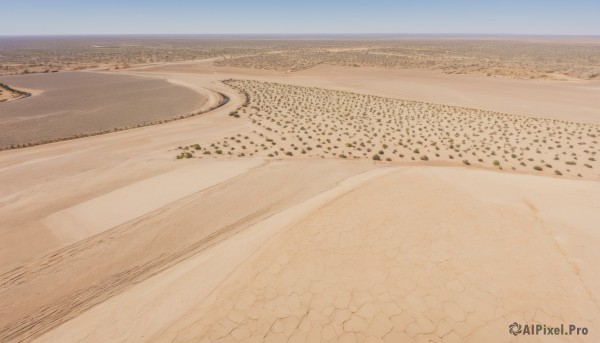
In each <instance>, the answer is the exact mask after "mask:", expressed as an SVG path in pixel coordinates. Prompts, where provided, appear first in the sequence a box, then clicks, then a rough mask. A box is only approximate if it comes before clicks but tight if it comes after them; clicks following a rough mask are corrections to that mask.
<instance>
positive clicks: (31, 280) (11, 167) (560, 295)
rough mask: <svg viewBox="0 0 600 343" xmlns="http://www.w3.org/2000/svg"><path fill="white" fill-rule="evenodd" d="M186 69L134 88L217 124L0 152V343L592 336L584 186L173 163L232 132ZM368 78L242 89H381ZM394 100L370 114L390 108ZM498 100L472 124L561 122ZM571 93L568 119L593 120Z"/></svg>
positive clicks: (428, 172) (407, 170)
mask: <svg viewBox="0 0 600 343" xmlns="http://www.w3.org/2000/svg"><path fill="white" fill-rule="evenodd" d="M175 67H176V68H184V67H185V66H182V65H179V64H173V65H170V66H169V67H168V68H175ZM202 68H207V69H203V70H204V71H200V72H199V73H196V74H194V73H193V72H190V70H191V71H194V69H193V68H192V69H190V70H188V71H185V69H183V70H179V71H183V72H167V70H166V69H164V70H162V71H160V73H155V74H150V73H148V74H147V75H149V76H153V77H162V78H166V79H168V80H169V81H171V82H174V83H177V84H180V85H185V86H187V87H191V88H193V89H196V90H197V91H200V92H205V94H206V96H207V98H208V99H209V101H208V103H209V104H210V103H213V104H214V103H215V102H218V101H219V95H218V94H217V93H216V92H220V93H224V94H226V95H227V96H229V97H230V98H231V101H230V102H229V103H228V104H226V105H225V106H223V107H222V108H219V109H217V110H215V111H212V112H210V113H207V114H205V115H202V116H199V117H194V118H189V119H184V120H180V121H175V122H170V123H168V124H164V125H158V126H151V127H144V128H140V129H134V130H129V131H123V132H118V133H113V134H108V135H103V136H96V137H89V138H84V139H79V140H75V141H67V142H61V143H55V144H49V145H44V146H38V147H33V148H28V149H22V150H15V151H4V152H0V183H1V186H2V187H0V261H2V264H1V266H0V341H2V342H4V341H8V342H13V341H14V342H21V341H32V340H33V341H35V340H37V341H40V342H80V341H85V342H112V341H132V342H143V341H152V342H155V341H159V342H198V341H202V340H204V341H216V340H218V339H221V340H222V341H244V342H245V341H249V340H250V339H251V338H252V337H253V339H255V340H257V341H262V340H263V339H266V340H271V341H276V342H278V341H286V340H287V339H288V338H290V339H293V340H296V339H298V341H305V339H304V338H306V339H308V338H310V339H312V341H321V340H323V341H328V340H330V341H337V339H338V338H340V339H341V340H342V341H348V342H352V341H366V340H367V339H369V341H373V342H375V341H380V340H379V339H383V340H387V341H393V342H397V341H400V340H402V339H404V340H405V341H428V340H430V339H431V340H432V341H434V342H439V341H444V342H445V341H452V340H455V341H456V340H460V339H461V338H463V339H465V340H467V341H473V342H480V341H483V340H486V341H511V339H512V340H514V338H513V337H512V336H510V335H509V334H508V333H507V326H508V324H509V323H512V322H513V321H520V322H522V323H525V322H528V323H534V322H540V323H543V324H547V325H556V323H563V322H564V323H574V324H577V325H581V326H587V327H588V328H589V329H590V332H592V333H594V332H597V330H600V327H597V326H596V325H597V324H596V323H597V319H598V318H600V306H599V302H600V294H599V293H598V292H597V291H596V290H597V289H600V279H599V278H598V276H597V275H598V272H599V271H600V270H599V269H598V266H597V263H596V261H597V260H598V259H599V258H600V256H599V254H598V252H597V249H595V247H596V246H597V245H598V243H600V241H599V240H600V237H599V235H598V232H597V229H596V226H597V225H596V224H597V223H598V221H599V219H600V217H599V213H600V211H599V209H600V184H599V183H597V182H594V181H583V180H577V181H574V180H560V179H556V178H548V177H540V176H531V175H517V174H508V173H502V172H494V171H483V170H472V169H468V168H466V167H465V168H463V167H456V168H448V167H422V166H411V167H393V168H390V167H387V166H384V165H382V164H378V163H373V162H371V161H342V160H330V159H289V160H285V161H276V160H262V159H238V158H231V159H229V160H223V161H221V160H213V159H202V160H183V161H177V160H175V159H174V155H175V154H176V153H177V151H176V150H175V148H176V147H177V146H178V145H188V144H190V143H192V144H193V143H199V144H204V143H209V142H214V141H216V140H218V139H222V138H223V137H227V136H233V135H237V134H243V133H245V132H248V131H250V130H251V125H250V122H249V121H248V120H246V119H244V118H241V119H239V120H237V119H236V120H234V119H231V118H229V117H228V116H227V114H228V113H229V112H230V111H232V110H234V109H236V108H238V107H239V106H240V105H241V103H242V102H243V100H242V99H241V98H240V97H239V96H238V95H236V94H235V92H232V90H231V89H228V88H226V87H224V86H223V85H222V84H220V83H218V82H216V81H217V80H219V79H222V78H223V77H226V76H228V74H226V73H222V72H221V71H218V70H217V69H216V68H213V67H211V66H210V64H207V65H205V66H202ZM158 69H160V68H156V67H152V68H147V69H144V70H145V72H147V71H151V70H155V72H156V71H157V70H158ZM169 70H171V69H169ZM309 72H315V71H309ZM309 72H307V73H309ZM355 72H356V73H359V74H360V72H358V71H355ZM372 73H375V72H374V71H368V72H367V74H365V75H363V76H360V75H359V76H356V75H355V76H352V75H350V74H349V75H348V77H344V76H343V75H340V76H334V75H326V74H323V75H321V76H318V77H314V76H310V75H308V74H307V75H300V74H298V75H297V76H294V77H291V78H288V77H287V76H285V75H275V74H273V75H267V76H265V75H254V76H252V78H255V77H256V78H265V79H269V80H275V81H277V80H282V78H285V80H287V81H289V82H290V83H298V84H303V85H311V84H312V85H319V86H322V85H324V83H325V81H323V80H325V79H328V80H337V81H335V82H336V83H335V84H333V83H332V84H331V85H330V86H331V87H332V88H351V89H353V90H358V91H360V90H363V91H364V90H365V89H367V88H371V87H373V89H374V90H376V91H382V92H383V89H382V88H377V87H378V86H376V83H377V77H381V78H383V81H382V82H383V85H385V84H386V82H390V83H389V84H390V85H392V84H397V83H396V82H395V81H393V80H392V79H385V76H382V75H379V76H377V77H373V78H371V79H369V78H368V75H374V74H372ZM238 76H240V77H246V76H247V74H244V73H242V75H238ZM340 80H341V81H340ZM386 80H387V81H386ZM431 80H432V79H427V78H425V79H424V81H423V82H424V83H428V82H432V81H431ZM448 80H452V79H448ZM454 80H462V78H456V79H454ZM469 80H471V79H469ZM492 81H494V80H486V81H485V82H492ZM415 82H416V81H415ZM436 82H437V81H436ZM457 82H459V83H460V84H462V85H463V86H464V87H467V88H469V89H470V90H469V89H463V88H459V89H460V91H457V92H456V93H448V94H449V95H447V98H445V99H446V100H447V101H459V103H460V104H461V105H466V104H468V103H471V104H473V105H472V106H475V104H481V105H482V106H484V107H485V106H487V105H486V103H487V102H488V100H490V99H491V98H490V97H491V96H492V95H490V94H495V89H494V88H485V87H483V86H482V84H479V85H478V84H475V85H469V84H470V81H469V82H465V81H457ZM482 82H483V81H482ZM439 84H440V85H442V86H440V87H441V88H443V89H446V90H449V89H452V87H454V86H453V85H452V84H444V82H443V81H440V82H439ZM564 84H566V83H563V85H564ZM489 85H490V87H491V85H492V83H489ZM522 85H527V87H528V86H531V85H533V84H532V83H529V82H528V83H524V84H522ZM552 85H555V84H554V83H552ZM586 85H587V86H582V87H584V88H585V87H592V86H590V85H592V84H591V83H590V84H586ZM381 87H384V86H381ZM394 87H397V88H393V87H392V88H389V89H390V93H386V94H385V95H389V96H403V95H406V94H405V93H404V91H402V89H403V87H408V86H406V85H405V86H402V87H401V86H398V85H396V86H394ZM499 87H500V88H501V87H504V86H499ZM506 87H508V86H506ZM523 87H525V86H523ZM540 87H541V86H540ZM551 87H555V86H551ZM556 87H558V88H556V89H562V88H561V87H565V86H562V85H561V86H560V87H559V86H556ZM384 88H385V87H384ZM408 88H410V87H408ZM408 88H407V89H408ZM509 88H510V87H508V88H506V92H507V93H506V94H505V95H503V97H504V98H501V99H500V98H499V99H496V100H495V101H497V102H496V103H494V101H492V102H490V105H489V106H492V107H493V106H496V105H498V104H502V103H504V100H502V99H515V100H514V101H513V104H512V105H507V106H509V107H510V106H512V107H510V108H509V109H512V110H514V111H517V112H518V111H521V109H520V107H519V106H521V105H519V104H523V103H526V102H527V101H530V102H529V104H528V105H527V106H532V107H531V109H532V112H530V113H531V114H537V115H543V114H544V113H550V114H549V115H550V116H552V115H553V114H552V113H554V112H548V111H546V109H549V108H551V107H552V105H547V104H546V102H547V101H550V100H552V101H555V102H554V104H555V105H556V106H560V104H561V103H562V104H566V103H567V102H568V100H564V99H563V98H561V97H559V96H554V97H552V99H549V98H545V97H543V96H542V97H541V98H536V96H535V94H534V95H531V96H527V95H519V93H520V91H522V89H521V90H519V89H516V90H508V89H509ZM511 89H512V88H511ZM564 89H565V92H564V93H560V92H559V94H562V95H568V94H570V92H576V93H578V92H579V90H578V88H577V87H575V88H570V87H565V88H564ZM586 89H587V88H586ZM591 89H592V88H590V89H588V90H587V91H582V92H581V94H583V95H582V97H583V98H584V99H583V100H581V102H578V104H580V107H574V112H573V113H575V114H574V115H575V116H576V117H577V116H580V117H578V118H579V119H585V118H591V116H594V115H595V113H596V112H594V111H595V110H597V107H596V108H595V109H591V110H589V109H588V110H586V108H587V106H590V104H591V105H593V104H595V103H594V101H597V100H594V99H592V97H591V96H590V95H589V94H591V93H589V94H588V93H586V92H592V90H591ZM419 92H421V93H420V94H423V95H426V94H430V95H428V96H430V97H431V98H430V99H429V100H430V101H435V100H434V99H438V100H440V99H443V97H442V98H440V96H441V95H439V94H441V93H444V92H442V91H440V92H437V91H436V90H434V89H431V88H427V87H425V88H422V89H421V91H419ZM432 92H433V93H432ZM537 92H538V93H539V94H545V91H544V90H543V88H539V89H538V90H537ZM392 93H393V94H392ZM394 94H395V95H394ZM465 94H468V96H465V97H464V99H462V100H457V99H459V98H460V96H463V95H465ZM486 94H487V95H486ZM586 94H587V95H586ZM486 96H487V97H486ZM494 96H495V95H494ZM453 99H454V100H453ZM473 99H475V100H473ZM527 99H531V100H527ZM461 101H462V102H461ZM495 104H496V105H495ZM515 104H516V105H515ZM207 105H208V104H207ZM507 108H508V107H507ZM533 112H535V113H533ZM555 113H563V114H561V115H565V114H564V112H561V111H557V112H555ZM557 115H558V114H557ZM569 116H570V114H569ZM595 118H597V117H594V118H592V119H593V120H596V119H595ZM407 336H408V337H407ZM575 338H576V337H575Z"/></svg>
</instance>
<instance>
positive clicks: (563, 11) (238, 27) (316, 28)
mask: <svg viewBox="0 0 600 343" xmlns="http://www.w3.org/2000/svg"><path fill="white" fill-rule="evenodd" d="M0 2H1V4H0V9H1V11H0V35H19V34H154V33H161V34H177V33H184V34H216V33H226V34H236V33H248V34H251V33H280V34H285V33H508V34H587V35H590V34H591V35H600V0H586V1H584V0H564V1H554V0H545V1H542V0H532V1H527V0H520V1H517V0H502V1H501V0H479V1H475V0H473V1H471V0H453V1H450V0H412V1H402V0H397V1H392V0H388V1H384V0H371V1H353V0H344V1H341V0H340V1H338V0H334V1H328V0H302V1H275V0H257V1H238V0H230V1H214V0H213V1H191V0H161V1H154V0H144V1H127V0H120V1H116V0H103V1H81V0H79V1H75V0H71V1H69V0H53V1H49V0H43V1H42V0H12V1H10V0H0Z"/></svg>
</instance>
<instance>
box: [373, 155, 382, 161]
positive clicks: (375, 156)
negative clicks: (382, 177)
mask: <svg viewBox="0 0 600 343" xmlns="http://www.w3.org/2000/svg"><path fill="white" fill-rule="evenodd" d="M373 160H374V161H381V157H379V155H377V154H375V155H373Z"/></svg>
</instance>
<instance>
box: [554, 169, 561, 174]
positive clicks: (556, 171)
mask: <svg viewBox="0 0 600 343" xmlns="http://www.w3.org/2000/svg"><path fill="white" fill-rule="evenodd" d="M554 174H556V175H562V173H561V172H560V171H558V170H555V171H554Z"/></svg>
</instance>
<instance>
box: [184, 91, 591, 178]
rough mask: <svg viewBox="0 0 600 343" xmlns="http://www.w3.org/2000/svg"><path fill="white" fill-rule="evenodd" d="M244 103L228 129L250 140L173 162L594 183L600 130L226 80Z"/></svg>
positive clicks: (191, 150)
mask: <svg viewBox="0 0 600 343" xmlns="http://www.w3.org/2000/svg"><path fill="white" fill-rule="evenodd" d="M226 84H228V85H230V86H231V87H233V88H235V89H236V90H237V91H238V92H240V93H242V94H244V95H245V96H246V102H245V103H244V105H243V106H242V107H241V108H240V109H238V110H237V111H233V112H231V113H229V117H230V118H232V120H239V119H240V118H241V119H242V120H249V121H250V122H251V124H252V128H253V129H252V131H251V132H249V133H244V134H241V133H240V134H237V135H232V136H228V137H223V139H222V140H219V141H216V142H212V143H211V144H205V145H202V146H201V145H200V144H195V145H190V146H186V147H180V148H179V150H180V151H181V152H180V153H179V155H178V158H187V157H209V156H211V157H214V156H217V157H218V156H227V157H260V158H336V159H368V160H375V161H382V162H411V163H419V164H421V163H429V164H436V163H438V162H439V163H442V162H443V163H444V164H446V163H450V164H457V165H461V164H462V165H466V166H481V167H486V168H493V169H500V170H515V171H526V172H535V173H539V174H546V175H557V176H563V175H564V176H573V177H585V178H591V179H597V178H598V168H599V167H600V166H599V164H598V160H597V159H598V155H597V154H598V152H599V150H600V145H599V144H598V139H600V138H599V136H600V126H598V125H595V124H587V123H578V122H569V121H565V120H558V119H545V118H534V117H527V116H520V115H509V114H503V113H496V112H492V111H486V110H478V109H471V108H463V107H457V106H448V105H440V104H432V103H426V102H416V101H407V100H398V99H391V98H385V97H379V96H371V95H363V94H355V93H348V92H342V91H334V90H326V89H319V88H316V87H299V86H291V85H284V84H277V83H269V82H259V81H248V80H229V81H226Z"/></svg>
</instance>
